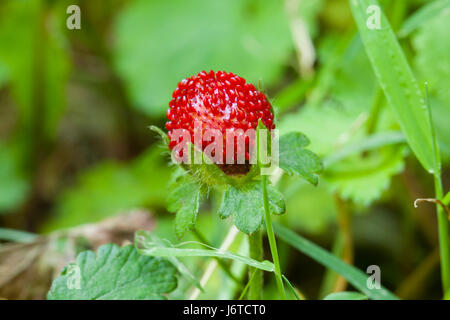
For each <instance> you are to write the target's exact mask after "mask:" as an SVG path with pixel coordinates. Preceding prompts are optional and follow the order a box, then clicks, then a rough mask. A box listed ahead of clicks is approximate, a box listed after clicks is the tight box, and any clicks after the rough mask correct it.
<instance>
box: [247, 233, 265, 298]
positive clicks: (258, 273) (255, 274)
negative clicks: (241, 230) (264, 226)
mask: <svg viewBox="0 0 450 320" xmlns="http://www.w3.org/2000/svg"><path fill="white" fill-rule="evenodd" d="M248 243H249V245H250V258H252V259H255V260H257V261H261V260H262V258H263V242H262V233H261V230H258V231H256V232H255V233H253V234H251V235H249V236H248ZM248 276H249V279H250V280H249V281H251V283H250V287H249V290H248V299H249V300H261V292H262V288H263V273H262V270H258V269H257V268H249V274H248Z"/></svg>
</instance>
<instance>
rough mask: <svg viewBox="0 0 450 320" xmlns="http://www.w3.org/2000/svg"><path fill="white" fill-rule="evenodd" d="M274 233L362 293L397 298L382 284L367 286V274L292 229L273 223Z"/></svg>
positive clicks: (381, 297) (377, 297) (374, 296)
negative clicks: (379, 287)
mask: <svg viewBox="0 0 450 320" xmlns="http://www.w3.org/2000/svg"><path fill="white" fill-rule="evenodd" d="M274 229H275V233H276V234H277V235H278V236H279V237H280V238H281V239H282V240H284V241H286V242H287V243H288V244H290V245H291V246H293V247H294V248H296V249H297V250H299V251H300V252H302V253H304V254H306V255H307V256H309V257H311V258H312V259H314V260H315V261H317V262H319V263H320V264H322V265H323V266H325V267H326V268H329V269H331V270H333V271H335V272H337V273H339V274H340V275H341V276H343V277H344V278H345V279H347V281H348V282H349V283H350V284H351V285H352V286H354V287H355V288H356V289H358V290H359V291H361V292H362V293H364V294H365V295H366V296H367V297H369V298H371V299H381V300H396V299H398V298H397V297H396V296H395V295H394V294H392V293H391V292H389V291H388V290H387V289H386V288H384V287H383V286H382V287H381V289H373V290H371V289H369V288H368V287H367V279H368V276H367V274H365V273H364V272H362V271H361V270H359V269H357V268H355V267H353V266H351V265H349V264H347V263H345V262H344V261H342V260H340V259H339V258H337V257H336V256H334V255H332V254H331V253H329V252H328V251H326V250H324V249H322V248H321V247H319V246H317V245H316V244H314V243H312V242H310V241H309V240H307V239H305V238H303V237H301V236H300V235H298V234H296V233H294V232H293V231H291V230H289V229H287V228H285V227H282V226H281V225H278V224H274Z"/></svg>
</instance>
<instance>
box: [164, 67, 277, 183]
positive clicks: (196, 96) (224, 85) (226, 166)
mask: <svg viewBox="0 0 450 320" xmlns="http://www.w3.org/2000/svg"><path fill="white" fill-rule="evenodd" d="M169 107H170V108H169V109H168V110H167V118H168V119H169V121H168V122H167V123H166V129H167V130H168V132H169V138H170V139H171V141H170V144H169V147H170V149H173V148H174V146H175V145H176V144H177V143H178V142H179V140H180V139H179V138H178V139H175V138H174V135H173V133H174V131H175V130H177V129H185V130H187V131H188V132H189V134H190V137H191V142H192V143H194V136H195V135H194V128H199V125H200V126H201V131H202V136H204V135H205V134H206V132H207V131H208V130H211V129H213V130H215V131H219V132H220V133H221V137H222V139H223V143H222V146H223V152H222V161H214V162H215V163H216V164H217V165H218V166H219V167H220V168H221V169H222V170H223V171H225V173H227V174H235V173H246V172H247V171H248V168H249V165H248V160H249V155H250V152H251V150H252V148H253V144H254V143H253V142H252V141H250V139H248V138H246V140H245V149H244V150H241V149H239V148H238V147H236V149H233V150H227V148H226V146H227V144H226V136H227V131H231V132H242V131H247V130H248V129H254V130H256V128H257V126H258V120H259V119H261V121H262V123H263V124H264V125H265V126H266V127H267V128H269V129H270V130H271V129H274V128H275V125H274V123H273V114H272V111H271V106H270V103H269V102H268V101H267V98H266V96H265V95H264V93H262V92H260V91H258V90H257V89H256V88H255V86H254V85H253V84H251V83H247V82H246V81H245V79H244V78H241V77H239V76H237V75H235V74H233V73H230V72H223V71H217V72H214V71H210V72H206V71H202V72H200V73H199V74H197V75H195V76H192V77H190V78H187V79H184V80H182V81H181V82H180V83H179V84H178V86H177V88H176V89H175V91H174V92H173V94H172V100H171V101H170V102H169ZM238 129H242V130H238ZM172 138H174V139H172ZM210 143H211V141H202V151H204V149H205V148H206V147H207V145H208V144H210ZM197 145H198V144H197ZM227 152H228V153H230V152H231V153H233V154H234V157H233V158H234V161H233V163H229V161H227ZM240 152H243V153H244V154H245V160H246V165H245V166H244V167H243V166H237V165H234V164H236V163H237V162H236V161H237V159H238V154H239V153H240Z"/></svg>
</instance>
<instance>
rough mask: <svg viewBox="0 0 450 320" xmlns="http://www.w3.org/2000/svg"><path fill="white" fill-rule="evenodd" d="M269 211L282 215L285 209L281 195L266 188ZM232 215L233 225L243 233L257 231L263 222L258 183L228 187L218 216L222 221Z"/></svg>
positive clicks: (261, 197) (273, 189) (261, 199)
mask: <svg viewBox="0 0 450 320" xmlns="http://www.w3.org/2000/svg"><path fill="white" fill-rule="evenodd" d="M267 192H268V196H269V205H270V211H271V213H274V214H282V213H284V212H285V210H286V207H285V203H284V199H283V196H282V195H281V193H280V192H279V191H278V190H276V189H275V188H273V187H272V186H270V185H269V186H268V188H267ZM231 215H233V218H234V224H235V225H236V227H237V228H238V229H239V230H241V231H242V232H244V233H247V234H251V233H253V232H255V231H257V230H258V229H259V227H260V226H261V224H262V222H263V220H264V204H263V196H262V188H261V184H260V183H259V182H255V183H252V184H250V185H246V186H243V187H242V188H236V187H234V186H229V187H228V188H227V189H226V190H225V192H224V196H223V200H222V205H221V207H220V209H219V216H220V217H221V218H222V219H224V218H227V217H229V216H231Z"/></svg>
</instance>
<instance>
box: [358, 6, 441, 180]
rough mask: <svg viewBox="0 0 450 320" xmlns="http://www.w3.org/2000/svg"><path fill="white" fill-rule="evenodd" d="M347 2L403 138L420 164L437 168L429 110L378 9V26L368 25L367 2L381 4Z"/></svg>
mask: <svg viewBox="0 0 450 320" xmlns="http://www.w3.org/2000/svg"><path fill="white" fill-rule="evenodd" d="M350 5H351V9H352V12H353V16H354V18H355V20H356V23H357V25H358V29H359V32H360V34H361V37H362V39H363V43H364V46H365V48H366V52H367V55H368V56H369V59H370V62H371V64H372V68H373V69H374V71H375V74H376V76H377V79H378V82H379V84H380V86H381V88H382V89H383V91H384V95H385V96H386V99H387V101H388V103H389V105H390V106H391V108H392V111H393V113H394V115H395V117H396V119H397V121H398V123H399V124H400V127H401V128H402V131H403V133H404V134H405V136H406V140H407V141H408V143H409V145H410V147H411V149H412V150H413V152H414V154H415V155H416V157H417V159H418V160H419V161H420V162H421V164H422V165H423V167H424V168H425V169H426V170H427V171H429V172H438V171H439V164H438V163H437V159H435V153H434V143H433V138H432V134H431V122H430V118H429V114H428V110H427V107H426V104H425V101H424V98H423V95H422V92H421V90H420V88H419V85H418V83H417V81H416V79H415V77H414V75H413V73H412V71H411V68H410V66H409V65H408V61H407V59H406V57H405V55H404V53H403V51H402V49H401V47H400V45H399V43H398V41H397V39H396V37H395V34H394V32H393V31H392V29H391V27H390V25H389V22H388V20H387V18H386V16H385V15H384V13H383V12H381V13H380V14H381V17H380V24H381V26H380V28H379V29H376V28H375V29H369V28H368V26H367V24H366V23H367V19H368V18H369V16H368V14H367V13H366V12H367V10H368V7H369V6H378V8H380V6H379V3H378V1H376V0H350Z"/></svg>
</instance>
